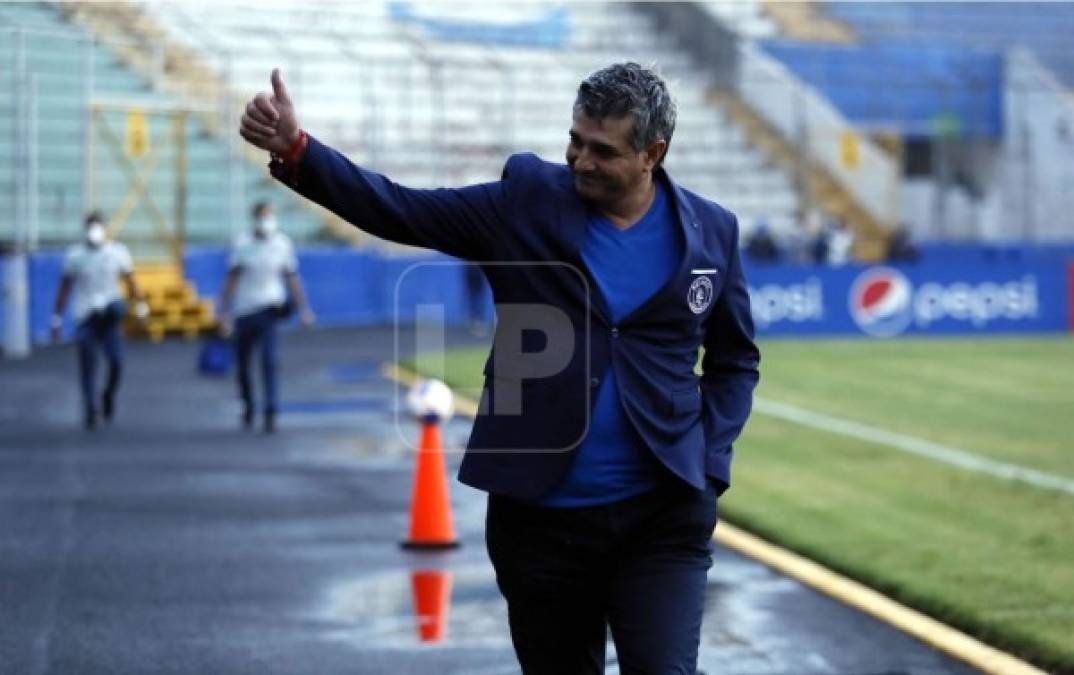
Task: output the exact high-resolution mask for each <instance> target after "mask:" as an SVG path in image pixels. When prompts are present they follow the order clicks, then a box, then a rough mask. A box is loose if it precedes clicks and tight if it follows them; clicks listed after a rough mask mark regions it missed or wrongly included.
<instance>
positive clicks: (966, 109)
mask: <svg viewBox="0 0 1074 675" xmlns="http://www.w3.org/2000/svg"><path fill="white" fill-rule="evenodd" d="M764 48H765V50H766V51H768V52H769V53H770V54H772V55H773V56H775V57H776V58H778V59H779V60H780V61H782V62H783V63H784V64H786V65H787V66H788V67H789V68H790V69H791V70H792V71H793V72H794V73H795V74H796V75H798V76H799V77H801V78H802V79H803V80H805V81H807V82H809V83H810V84H812V85H813V86H815V87H817V88H818V89H820V90H821V91H822V92H824V94H825V96H826V97H827V98H828V99H829V100H830V101H831V102H832V103H833V104H835V105H836V106H837V107H838V108H839V110H840V111H841V112H842V113H843V114H844V115H846V116H847V117H848V118H849V119H851V120H853V121H854V122H855V123H856V124H858V125H859V126H862V127H864V128H866V129H872V130H876V131H887V132H898V133H900V134H902V135H904V136H931V135H933V134H934V133H936V131H937V128H938V125H939V124H941V123H942V120H943V119H945V118H948V117H950V118H953V119H957V120H958V133H959V134H960V135H963V136H965V137H972V138H992V139H994V138H998V137H999V136H1001V134H1002V126H1003V109H1002V91H1001V88H1002V77H1003V61H1002V58H1001V56H1000V55H999V54H998V53H996V52H994V51H988V50H970V49H966V48H964V47H951V46H946V45H941V44H929V45H913V46H909V45H905V44H890V43H883V44H864V45H830V44H810V43H802V42H789V41H778V40H775V41H766V42H764ZM878 83H882V84H879V86H878Z"/></svg>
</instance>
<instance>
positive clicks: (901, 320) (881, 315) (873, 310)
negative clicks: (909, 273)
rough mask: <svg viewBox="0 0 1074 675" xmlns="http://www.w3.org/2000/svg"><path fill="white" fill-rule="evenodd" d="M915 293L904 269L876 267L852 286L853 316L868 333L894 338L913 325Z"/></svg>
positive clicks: (851, 308)
mask: <svg viewBox="0 0 1074 675" xmlns="http://www.w3.org/2000/svg"><path fill="white" fill-rule="evenodd" d="M912 296H913V288H912V287H911V285H910V282H909V280H907V278H906V277H905V276H903V274H902V273H901V272H899V271H898V270H894V269H891V268H890V267H873V268H870V269H867V270H865V271H864V272H862V273H861V274H860V275H859V276H858V278H857V279H855V280H854V283H853V284H852V285H851V286H850V297H849V298H848V304H849V306H850V316H851V318H853V319H854V323H856V324H857V325H858V328H860V329H861V330H862V331H863V332H865V333H866V334H868V335H872V336H873V337H892V336H894V335H898V334H899V333H901V332H903V331H904V330H906V327H907V326H909V325H910V320H911V319H912V317H913V308H912V306H911V301H912V299H913V298H912Z"/></svg>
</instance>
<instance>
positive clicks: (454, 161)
mask: <svg viewBox="0 0 1074 675" xmlns="http://www.w3.org/2000/svg"><path fill="white" fill-rule="evenodd" d="M144 7H145V10H146V12H147V13H148V15H149V16H150V17H151V18H152V19H153V20H154V21H155V22H156V23H157V24H158V25H160V26H162V27H165V28H167V29H168V30H169V31H171V34H172V35H173V37H174V38H176V39H177V40H181V41H183V42H184V43H185V44H186V45H187V46H189V47H191V48H193V49H195V50H197V51H198V53H199V54H200V55H201V56H202V57H203V58H204V59H205V61H206V62H207V63H211V64H212V65H213V66H214V67H215V68H216V69H217V70H218V71H219V72H221V73H225V74H226V75H227V77H228V78H229V81H230V82H231V84H232V86H233V87H234V88H235V90H236V91H239V92H242V93H244V94H250V93H253V92H254V91H257V90H264V89H266V88H267V86H268V81H267V78H268V73H269V71H270V70H271V69H272V68H273V67H276V66H279V67H281V68H282V69H283V72H284V74H285V77H286V79H287V81H288V83H289V87H290V89H291V92H292V95H293V97H294V98H295V100H296V101H297V102H298V104H299V106H300V111H299V112H300V115H301V119H302V121H303V124H304V125H305V126H306V127H307V128H308V129H309V130H310V131H311V132H312V133H314V134H315V135H317V136H318V137H320V138H322V139H324V140H326V141H327V142H329V143H330V144H332V145H333V146H335V147H337V148H339V149H340V150H342V151H344V152H345V153H347V154H348V155H349V156H350V157H351V158H352V159H354V160H356V161H358V162H361V163H363V164H365V165H367V166H370V167H372V168H374V169H376V170H379V171H382V172H384V173H386V174H388V175H390V176H392V177H393V178H395V179H397V180H399V181H400V182H402V183H405V184H410V185H414V186H434V185H445V184H463V183H470V182H478V181H486V180H494V179H496V178H497V177H498V176H499V174H500V170H501V168H502V164H503V160H504V159H505V158H506V156H507V155H508V154H510V153H512V152H520V151H532V152H536V153H537V154H539V155H541V156H542V157H545V158H546V159H550V160H553V161H562V157H563V153H564V151H565V149H566V140H567V128H568V125H569V122H570V109H571V103H572V101H573V97H574V92H575V90H576V88H577V85H578V82H579V80H580V79H581V78H582V77H584V76H585V75H586V74H588V73H589V72H592V71H593V70H595V69H597V68H599V67H601V66H603V65H606V64H608V63H610V62H613V61H616V60H624V59H628V58H635V59H637V58H641V57H639V56H638V55H644V59H645V60H646V61H655V62H656V64H657V65H658V66H659V68H660V69H661V71H662V72H663V73H664V74H665V75H667V76H668V77H669V79H670V80H671V82H672V86H673V89H674V93H675V94H676V97H677V99H678V102H679V121H678V127H677V130H676V135H675V140H674V143H673V149H672V152H671V154H670V156H669V159H668V168H669V170H670V171H671V172H672V173H673V175H675V176H676V177H677V178H678V179H679V180H680V181H681V182H683V183H684V184H685V185H686V186H687V187H690V188H692V189H695V190H697V191H699V192H701V193H702V194H705V195H707V196H709V197H712V198H714V199H716V200H718V201H720V202H722V203H724V204H726V205H727V206H728V207H730V208H732V209H733V210H735V211H737V212H738V213H739V215H740V218H741V220H742V221H743V222H744V223H745V224H747V225H748V224H750V223H752V222H754V221H755V220H757V219H759V218H764V219H765V220H767V221H768V222H769V223H771V224H774V225H775V226H777V227H778V226H780V225H781V224H786V223H790V222H791V221H793V219H794V214H795V211H796V209H797V207H798V203H797V196H796V193H795V191H794V190H793V188H792V184H791V179H790V177H789V176H788V175H787V174H786V172H784V171H782V170H780V169H777V168H775V167H773V166H771V165H769V163H768V162H767V160H766V159H765V157H764V156H763V155H762V154H760V153H759V152H758V151H757V150H756V149H754V148H752V147H751V146H750V145H749V143H748V141H747V140H746V138H745V136H744V134H743V133H742V131H741V130H740V129H739V128H738V127H736V126H735V124H734V123H733V122H732V121H731V120H730V119H729V118H728V117H726V116H725V114H723V113H722V112H721V111H720V109H718V108H715V107H713V105H712V104H711V103H709V102H707V101H706V98H705V95H706V89H707V78H706V77H705V74H704V72H702V71H700V70H699V69H698V68H697V67H696V66H695V65H693V64H692V63H691V61H690V59H689V58H688V57H687V56H686V54H685V53H684V52H682V51H681V50H680V49H679V48H678V47H677V45H675V44H674V42H673V40H672V39H671V38H670V37H669V36H666V35H663V34H661V33H659V32H658V31H656V30H655V29H654V27H653V26H652V24H651V23H650V22H649V20H648V19H647V18H645V17H643V16H641V15H640V14H637V13H635V12H634V11H633V10H631V9H630V8H629V6H626V5H616V4H604V3H577V4H569V5H567V4H564V3H549V2H530V3H521V4H519V3H509V4H505V5H492V4H488V3H483V2H453V3H424V2H410V3H399V2H396V3H333V4H311V5H304V4H299V3H272V4H267V5H266V4H264V3H246V4H237V5H236V4H231V3H229V4H227V5H223V4H217V5H202V4H199V5H196V6H194V5H186V4H184V3H171V2H149V3H146V4H145V5H144ZM758 16H759V14H758V13H757V12H756V9H755V10H754V11H753V12H752V13H749V14H748V15H746V14H742V17H740V18H742V20H743V21H744V22H746V23H750V22H752V23H751V25H755V26H761V25H762V24H764V21H763V19H758ZM751 17H752V18H751ZM522 27H529V28H534V27H536V28H538V29H539V30H532V31H522V30H521V28H522ZM759 30H762V31H763V30H771V27H770V24H769V25H768V28H764V27H761V28H759ZM284 31H286V38H285V37H284V35H283V33H284ZM522 33H526V34H527V35H528V37H525V38H523V37H522V36H521V34H522Z"/></svg>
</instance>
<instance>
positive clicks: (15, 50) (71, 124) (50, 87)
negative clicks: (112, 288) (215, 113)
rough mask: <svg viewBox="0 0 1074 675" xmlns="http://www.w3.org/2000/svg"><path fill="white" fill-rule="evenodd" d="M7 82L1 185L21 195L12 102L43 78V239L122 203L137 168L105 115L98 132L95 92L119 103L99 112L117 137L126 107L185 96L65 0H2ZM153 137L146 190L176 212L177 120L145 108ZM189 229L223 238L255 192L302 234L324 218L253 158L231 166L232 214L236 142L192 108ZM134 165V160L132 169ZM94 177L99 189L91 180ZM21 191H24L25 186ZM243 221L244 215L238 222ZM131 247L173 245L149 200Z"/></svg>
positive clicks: (1, 230)
mask: <svg viewBox="0 0 1074 675" xmlns="http://www.w3.org/2000/svg"><path fill="white" fill-rule="evenodd" d="M20 53H21V54H23V55H24V57H23V58H24V59H25V65H26V68H25V79H23V78H22V77H20V74H19V73H18V72H17V68H15V67H10V68H9V67H7V66H8V65H9V64H12V65H13V64H15V63H16V62H17V61H16V59H17V58H19V54H20ZM0 63H2V64H4V67H2V68H0V89H2V90H3V91H7V92H14V101H13V105H11V106H9V105H4V106H0V194H2V195H14V194H16V190H17V186H18V185H22V183H19V181H21V180H24V179H25V178H26V176H25V172H23V171H21V170H19V169H17V168H16V147H15V145H14V144H13V142H12V139H13V138H14V136H15V133H16V129H19V130H20V131H21V132H25V131H26V129H25V128H24V127H25V125H20V123H19V121H18V119H17V115H16V113H15V108H14V106H15V105H18V104H20V103H22V102H23V101H26V100H28V97H29V93H30V86H29V82H30V80H31V78H32V79H33V80H34V81H35V82H36V109H37V115H36V127H37V134H36V138H35V140H36V145H37V149H38V152H37V163H38V186H39V189H38V192H37V194H38V214H39V218H38V227H39V229H38V232H37V242H38V244H39V245H42V246H48V245H64V244H66V243H69V242H71V241H73V240H75V239H76V238H77V237H78V236H79V234H80V232H81V227H82V225H81V223H82V216H83V213H84V211H85V210H86V209H87V208H90V207H95V208H102V209H104V210H105V211H106V212H107V213H109V214H113V215H114V214H116V213H117V212H118V211H120V207H121V206H122V204H123V203H124V199H125V198H126V197H128V195H129V192H130V188H131V176H132V170H130V169H128V168H127V165H126V163H124V162H123V161H121V160H120V159H119V155H120V154H122V153H121V152H116V150H120V149H119V148H116V147H114V145H113V144H111V143H109V141H108V140H107V138H106V136H105V131H104V130H103V125H102V123H101V122H99V121H98V122H97V123H96V126H95V127H94V128H93V133H92V134H91V133H90V129H89V128H88V126H87V125H88V124H89V115H88V109H89V103H90V102H91V101H92V102H95V103H101V102H104V101H110V102H114V103H115V104H116V105H115V106H114V107H110V108H109V109H108V111H107V112H103V113H102V117H105V118H106V124H107V126H108V127H109V129H111V131H112V133H113V134H114V135H115V136H116V138H117V139H118V140H119V141H120V142H121V144H122V141H123V138H124V128H125V117H126V112H127V111H128V110H130V109H138V108H140V109H149V110H151V109H173V108H183V107H186V102H184V101H180V100H178V99H176V97H174V96H170V95H167V94H164V93H162V92H160V91H158V90H157V89H156V88H155V86H154V83H153V82H151V81H149V80H147V79H146V78H144V77H141V76H139V75H137V74H135V73H134V72H132V71H131V70H130V69H129V68H127V67H126V66H125V64H123V63H122V62H121V61H120V60H119V58H118V56H117V53H116V51H115V50H114V49H113V48H112V46H108V45H103V44H100V43H97V42H95V41H93V40H92V36H91V35H90V34H88V33H87V32H86V31H85V30H82V29H81V28H79V27H77V26H75V25H72V24H71V23H69V22H68V21H66V20H65V19H64V17H63V14H62V13H61V12H60V10H59V9H58V8H57V7H56V6H54V5H51V4H43V3H0ZM147 117H148V126H149V133H150V139H151V147H152V148H156V150H157V151H158V152H159V155H160V160H159V163H157V165H156V168H155V169H154V170H153V171H152V172H151V173H146V167H145V163H147V162H148V161H149V157H146V158H144V159H143V160H141V162H139V161H135V162H134V164H135V165H139V164H141V166H140V169H138V170H140V171H141V172H142V174H141V175H142V176H143V177H145V176H146V175H148V176H149V177H148V178H147V180H146V185H147V191H148V192H149V193H150V194H151V195H152V198H153V202H154V203H155V204H156V206H157V208H158V209H159V210H160V211H161V212H162V214H163V215H165V217H166V218H169V219H170V218H171V215H172V214H174V213H175V212H176V207H177V204H176V200H177V194H178V193H177V188H176V186H177V176H176V169H175V166H176V161H177V159H178V157H177V155H176V146H175V144H172V143H170V142H169V141H168V140H167V139H168V138H169V137H170V136H171V127H170V124H171V120H170V118H169V117H168V116H166V115H160V114H149V115H147ZM187 125H188V126H187V130H188V133H187V141H186V146H185V150H186V163H187V166H188V169H189V172H188V174H187V179H186V186H185V190H186V202H185V203H186V222H185V237H186V239H187V240H188V241H195V242H196V241H218V242H219V241H227V240H228V239H229V238H230V236H231V234H232V231H233V228H234V227H242V226H244V225H245V223H246V214H247V212H248V207H249V202H252V201H254V200H255V199H263V198H264V199H270V200H272V201H273V202H274V203H275V204H276V205H277V208H278V209H279V210H280V211H282V216H281V223H282V224H283V226H284V228H285V229H286V230H287V231H289V232H291V233H293V234H294V235H296V236H298V237H300V238H307V237H310V236H314V235H315V234H316V233H317V231H318V229H319V227H320V219H319V218H318V217H317V216H316V215H315V214H314V213H312V212H310V211H308V210H307V209H305V208H304V207H301V206H300V205H299V204H298V203H297V201H295V200H293V199H292V198H291V197H290V196H289V195H288V194H287V193H288V192H289V191H286V190H281V189H280V188H279V187H277V186H275V185H272V184H271V183H269V182H267V181H265V180H264V179H263V175H264V173H265V172H264V170H263V169H258V168H257V167H254V166H249V165H245V164H237V165H235V170H236V171H237V172H238V175H237V183H236V184H237V186H238V187H239V188H240V195H241V197H242V198H243V201H242V203H240V205H239V207H240V208H238V209H235V217H234V218H233V216H232V214H233V210H232V206H233V205H232V203H231V201H230V198H229V195H230V194H231V193H232V192H233V191H232V190H231V184H230V183H229V179H230V176H229V174H228V165H229V162H228V146H227V143H226V142H225V141H224V140H222V139H220V138H214V137H212V136H209V135H208V134H207V133H206V130H205V128H204V127H203V125H202V124H201V123H200V121H199V120H198V118H197V117H196V116H191V117H190V118H189V119H188V121H187ZM88 136H92V137H93V138H92V142H91V144H92V147H93V152H94V155H93V156H94V158H95V161H94V163H93V164H94V168H93V171H92V181H88V180H87V172H86V168H87V160H86V154H87V148H88V143H89V141H88V138H87V137H88ZM135 172H137V170H136V171H135ZM90 183H92V189H93V197H92V199H90V198H87V195H86V190H87V187H88V185H90ZM24 192H25V191H24ZM9 213H10V210H4V213H3V215H2V216H0V218H3V220H0V241H9V242H10V241H11V239H12V237H13V233H14V224H13V223H12V222H11V221H10V219H9ZM235 221H237V222H235ZM120 236H121V237H122V238H123V239H124V240H125V241H128V242H129V243H130V244H131V245H132V248H133V249H134V252H135V255H136V257H139V256H140V254H141V256H144V255H150V256H156V255H160V254H162V253H165V252H164V251H162V250H161V247H160V237H159V236H158V233H157V231H156V225H155V221H154V220H153V219H152V218H150V217H149V215H148V213H147V211H146V202H145V201H144V199H143V200H142V201H141V202H139V205H136V206H135V207H134V209H133V211H131V213H130V217H129V219H127V220H126V222H125V223H124V224H123V228H122V232H121V235H120Z"/></svg>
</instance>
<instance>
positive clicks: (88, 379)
mask: <svg viewBox="0 0 1074 675" xmlns="http://www.w3.org/2000/svg"><path fill="white" fill-rule="evenodd" d="M122 318H123V309H122V306H121V305H119V306H116V307H109V308H108V309H107V310H105V311H101V312H93V313H92V314H90V315H89V316H88V317H86V318H85V319H83V321H82V323H80V324H78V329H77V330H76V331H75V342H77V343H78V376H79V381H80V383H81V385H82V402H83V405H84V407H85V410H86V412H87V413H95V412H96V410H97V406H96V402H95V401H96V395H97V392H96V385H97V350H98V349H100V350H101V351H103V352H104V357H105V360H106V361H107V362H108V379H107V381H106V383H105V387H104V396H105V397H106V398H113V397H114V396H115V395H116V391H117V390H118V389H119V380H120V377H121V376H122V374H123V338H122V337H120V334H119V324H120V321H121V320H122Z"/></svg>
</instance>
